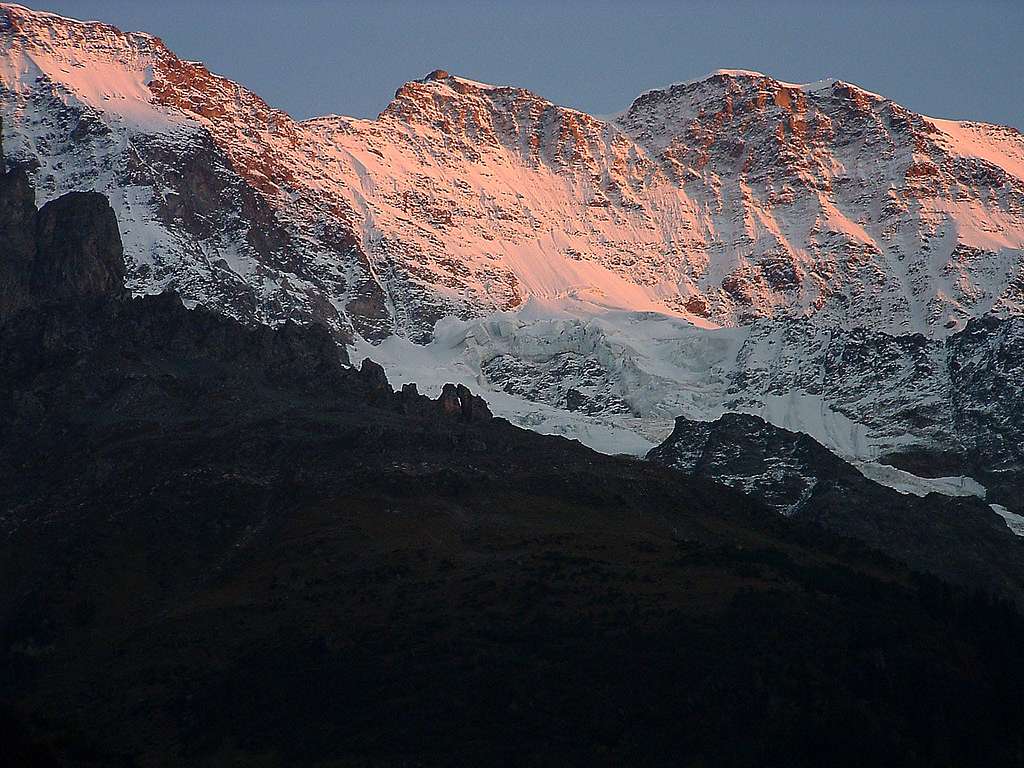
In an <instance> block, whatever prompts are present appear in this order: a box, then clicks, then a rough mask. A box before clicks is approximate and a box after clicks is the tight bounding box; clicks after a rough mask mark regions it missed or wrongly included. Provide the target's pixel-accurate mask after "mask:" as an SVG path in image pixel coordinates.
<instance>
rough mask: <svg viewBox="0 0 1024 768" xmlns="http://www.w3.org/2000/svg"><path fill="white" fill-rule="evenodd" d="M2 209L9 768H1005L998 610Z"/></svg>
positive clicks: (77, 208)
mask: <svg viewBox="0 0 1024 768" xmlns="http://www.w3.org/2000/svg"><path fill="white" fill-rule="evenodd" d="M30 195H31V189H30V188H29V187H28V186H27V184H26V183H24V179H22V178H20V177H19V176H18V175H17V172H15V175H14V176H11V175H8V176H6V177H4V178H3V179H2V180H0V215H2V217H3V218H2V222H0V244H2V247H3V251H2V252H0V274H2V275H3V284H2V288H3V296H4V303H3V306H2V309H0V673H2V675H3V677H2V680H0V692H2V693H0V695H2V698H3V709H2V712H0V753H2V754H3V755H4V756H5V759H7V760H8V761H10V762H11V764H14V765H19V764H22V765H90V766H111V765H115V766H116V765H124V766H130V765H140V766H157V765H159V766H167V765H189V766H223V765H232V766H235V765H246V766H248V765H260V766H277V765H282V766H283V765H288V766H292V765H318V766H399V765H401V766H409V765H505V764H507V765H586V766H593V765H608V766H611V765H615V766H620V765H673V766H678V765H684V766H686V765H693V766H697V765H716V766H754V765H782V764H785V765H789V766H812V765H813V766H819V765H822V764H829V765H858V766H860V765H927V766H954V765H955V766H964V765H985V766H998V765H1020V764H1021V762H1022V759H1024V741H1022V738H1024V737H1022V734H1024V731H1022V729H1021V728H1020V727H1019V725H1020V722H1021V712H1024V695H1022V692H1024V681H1022V674H1024V673H1022V670H1024V645H1022V644H1021V642H1020V637H1021V636H1022V635H1021V632H1022V630H1024V627H1022V622H1021V619H1020V617H1019V616H1018V614H1017V613H1015V611H1014V610H1013V609H1012V608H1010V607H1009V606H1008V605H1006V604H1002V603H996V602H993V601H992V600H990V599H989V598H987V597H984V596H982V595H971V594H967V593H964V592H961V591H959V590H957V589H954V588H950V587H947V586H945V585H944V584H943V583H941V582H939V581H937V580H935V579H934V578H930V577H923V576H918V575H915V574H913V573H911V572H910V571H908V570H907V569H906V568H904V567H903V566H901V565H899V564H897V563H895V562H894V561H892V560H890V559H888V558H887V557H885V556H883V555H880V554H876V553H875V552H873V551H872V550H869V549H867V548H866V547H864V546H863V545H861V544H858V543H856V542H854V541H851V540H849V539H841V538H838V537H836V536H835V535H833V534H831V533H829V532H827V531H825V530H824V529H822V528H821V527H820V526H818V525H816V524H812V523H806V522H801V521H794V520H788V519H785V518H782V517H780V516H779V515H778V514H777V513H776V512H775V511H774V510H772V509H770V508H768V507H765V506H761V505H760V504H758V503H756V502H755V501H753V500H751V499H749V498H747V497H745V496H743V495H741V494H740V493H738V492H735V491H732V490H730V489H729V488H726V487H724V486H721V485H718V484H717V483H714V482H711V481H709V480H705V479H702V478H688V477H685V476H683V475H681V474H680V473H678V472H675V471H674V470H671V469H668V468H664V467H660V466H657V465H655V464H653V463H648V462H638V461H629V460H624V459H618V458H614V457H608V456H602V455H599V454H595V453H593V452H592V451H589V450H587V449H585V448H583V447H582V446H580V445H579V444H577V443H573V442H569V441H566V440H563V439H560V438H554V437H544V436H540V435H536V434H533V433H530V432H526V431H523V430H520V429H517V428H514V427H512V426H511V425H509V424H508V423H507V422H504V421H503V420H501V419H492V418H490V415H489V413H488V412H487V410H486V405H485V404H484V403H483V402H482V401H480V400H479V398H476V397H474V396H472V395H471V393H469V392H468V391H467V390H465V389H458V388H455V387H448V388H446V390H445V392H444V393H443V394H442V396H441V398H440V399H438V400H428V399H427V398H425V397H422V396H420V395H418V394H417V393H416V392H415V390H414V389H413V388H411V387H410V388H406V389H403V391H402V392H400V393H395V392H393V391H392V390H391V388H390V387H389V386H388V385H387V381H386V379H385V377H384V375H383V371H382V370H381V369H380V368H379V366H376V365H375V364H372V363H364V364H363V366H362V367H361V369H360V370H354V369H351V368H348V367H346V366H345V365H344V362H345V361H344V360H343V359H342V358H341V353H340V352H339V351H338V347H336V346H335V345H334V343H333V342H332V341H331V339H330V337H329V336H328V335H327V334H326V333H325V332H323V331H321V330H318V329H317V328H306V327H298V326H294V325H286V326H283V327H282V328H280V329H277V330H270V329H267V328H246V327H243V326H241V325H238V324H237V323H235V322H233V321H230V320H227V319H224V318H222V317H218V316H215V315H213V314H211V313H208V312H204V311H188V310H186V309H185V308H184V307H183V306H182V305H181V302H180V301H179V300H178V299H177V297H175V296H173V295H163V296H152V297H145V298H140V299H131V298H129V297H128V296H127V295H125V293H124V291H123V288H122V285H121V283H120V277H121V275H122V272H121V270H122V269H123V267H122V266H121V264H120V259H121V255H120V244H119V242H118V241H117V238H116V226H115V227H113V228H111V226H110V222H111V221H112V214H111V213H110V210H109V207H107V206H105V205H101V204H100V203H99V201H98V199H97V198H96V197H95V196H73V197H68V198H62V199H61V200H60V201H57V202H55V203H52V204H51V206H53V207H52V208H51V207H50V206H47V207H45V208H44V209H43V211H41V212H39V213H38V214H37V213H36V212H35V209H34V205H32V202H31V198H30ZM47 238H48V239H47ZM47 243H51V244H63V245H61V246H59V247H56V246H55V247H51V246H49V245H46V244H47ZM74 244H78V245H74ZM36 275H40V276H44V277H39V278H37V277H36ZM40 281H41V282H40ZM40 285H42V286H43V287H45V288H46V289H47V290H40V289H38V286H40ZM54 285H59V286H60V287H61V290H60V291H59V292H58V293H51V292H50V291H49V289H50V288H52V287H53V286H54ZM50 296H54V297H57V296H59V300H54V301H51V300H50V298H49V297H50Z"/></svg>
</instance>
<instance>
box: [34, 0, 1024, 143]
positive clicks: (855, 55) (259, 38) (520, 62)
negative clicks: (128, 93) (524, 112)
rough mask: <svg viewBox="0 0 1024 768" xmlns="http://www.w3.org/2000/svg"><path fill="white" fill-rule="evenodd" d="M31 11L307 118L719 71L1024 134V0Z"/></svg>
mask: <svg viewBox="0 0 1024 768" xmlns="http://www.w3.org/2000/svg"><path fill="white" fill-rule="evenodd" d="M25 1H26V0H23V2H25ZM27 2H28V4H29V5H31V6H33V7H36V8H40V9H45V10H51V11H54V12H57V13H61V14H64V15H67V16H73V17H76V18H95V19H101V20H103V21H108V22H110V23H113V24H115V25H117V26H119V27H121V28H123V29H127V30H145V31H147V32H151V33H153V34H155V35H158V36H160V37H162V38H163V39H164V40H165V41H166V42H167V43H168V45H170V47H171V48H172V49H174V50H175V51H176V52H177V53H178V54H179V55H180V56H182V57H183V58H188V59H197V60H200V61H203V62H205V63H206V64H207V65H208V66H209V67H210V69H212V70H214V71H216V72H219V73H221V74H224V75H226V76H228V77H230V78H232V79H234V80H237V81H239V82H241V83H243V84H244V85H246V86H248V87H249V88H251V89H252V90H254V91H256V92H257V93H259V94H260V95H261V96H263V97H264V98H265V99H266V100H267V101H268V102H270V103H271V104H272V105H274V106H276V107H280V108H282V109H285V110H287V111H288V112H290V113H291V114H292V115H294V116H295V117H299V118H304V117H312V116H315V115H321V114H328V113H337V114H347V115H354V116H359V117H370V116H374V115H376V114H377V113H378V112H379V111H380V110H381V109H383V108H384V106H386V104H387V103H388V101H389V99H390V98H391V96H392V95H393V93H394V91H395V89H396V88H397V87H398V86H400V85H401V84H402V83H403V82H405V81H407V80H412V79H415V78H418V77H422V76H423V75H424V74H426V73H427V72H429V71H430V70H432V69H436V68H443V69H447V70H449V71H451V72H453V73H455V74H459V75H462V76H464V77H468V78H472V79H475V80H483V81H486V82H491V83H503V84H504V83H508V84H513V85H520V86H523V87H526V88H529V89H531V90H533V91H536V92H537V93H539V94H541V95H543V96H545V97H547V98H549V99H551V100H552V101H555V102H558V103H560V104H565V105H568V106H571V107H576V108H577V109H582V110H584V111H587V112H591V113H594V114H609V113H612V112H616V111H618V110H620V109H624V108H625V107H627V106H628V105H629V103H630V102H631V101H632V99H633V98H634V97H635V96H637V95H638V94H639V93H641V92H643V91H644V90H647V89H650V88H654V87H657V86H661V85H666V84H668V83H671V82H675V81H679V80H686V79H689V78H692V77H697V76H699V75H702V74H704V73H706V72H708V71H711V70H714V69H718V68H723V67H724V68H733V69H754V70H758V71H761V72H765V73H767V74H770V75H772V76H774V77H777V78H779V79H782V80H788V81H791V82H809V81H814V80H820V79H822V78H825V77H838V78H841V79H843V80H847V81H850V82H853V83H857V84H858V85H860V86H862V87H864V88H867V89H868V90H872V91H876V92H878V93H881V94H883V95H885V96H889V97H890V98H893V99H895V100H896V101H899V102H901V103H902V104H904V105H906V106H908V107H910V108H911V109H914V110H916V111H919V112H923V113H925V114H928V115H932V116H935V117H948V118H959V119H975V120H984V121H988V122H996V123H1003V124H1007V125H1013V126H1015V127H1018V128H1024V52H1022V42H1021V41H1022V39H1024V1H1022V0H987V1H985V2H971V1H970V0H961V2H947V1H944V0H928V1H926V0H920V1H919V2H909V1H905V2H901V1H900V0H893V1H892V2H874V1H871V0H863V1H862V2H855V1H854V2H828V1H825V2H809V1H807V2H798V1H796V0H789V2H740V1H736V2H664V1H661V2H659V1H657V0H650V1H649V2H626V1H625V0H620V2H601V1H597V2H583V1H582V0H566V1H565V2H558V1H557V0H547V1H546V2H537V1H536V0H525V1H523V2H517V3H513V2H507V3H502V2H494V1H493V0H477V1H476V2H472V1H471V0H446V1H438V2H429V1H428V0H424V1H423V2H401V1H397V0H380V1H378V2H374V1H373V0H364V1H363V2H346V1H343V0H337V1H333V2H332V1H331V0H291V1H290V2H286V1H284V0H40V1H39V2H35V1H34V0H27Z"/></svg>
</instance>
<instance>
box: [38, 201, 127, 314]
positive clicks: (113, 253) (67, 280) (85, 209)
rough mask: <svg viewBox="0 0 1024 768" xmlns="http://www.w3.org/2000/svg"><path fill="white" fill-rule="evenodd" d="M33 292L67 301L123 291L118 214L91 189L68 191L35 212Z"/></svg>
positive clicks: (121, 294) (122, 293) (113, 295)
mask: <svg viewBox="0 0 1024 768" xmlns="http://www.w3.org/2000/svg"><path fill="white" fill-rule="evenodd" d="M35 224H36V258H35V263H34V265H33V269H32V292H33V294H34V295H35V296H36V297H37V298H38V299H39V300H45V301H53V302H66V301H73V300H76V299H91V298H98V297H105V298H117V297H127V296H128V295H129V294H128V291H127V290H126V289H125V286H124V280H125V268H124V252H123V250H122V246H121V236H120V234H119V232H118V228H117V218H116V217H115V216H114V210H113V209H112V208H111V207H110V204H109V203H108V202H107V199H106V198H105V197H104V196H103V195H101V194H98V193H96V192H69V193H68V194H66V195H62V196H61V197H59V198H57V199H56V200H53V201H51V202H49V203H47V204H46V205H44V206H43V207H42V208H41V209H40V210H39V213H38V214H36V220H35Z"/></svg>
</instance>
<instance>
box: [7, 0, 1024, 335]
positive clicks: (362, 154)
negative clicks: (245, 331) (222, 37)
mask: <svg viewBox="0 0 1024 768" xmlns="http://www.w3.org/2000/svg"><path fill="white" fill-rule="evenodd" d="M2 18H3V21H2V22H0V34H2V38H0V46H2V51H3V56H2V58H3V71H2V83H3V92H2V97H3V114H4V117H5V118H6V124H7V128H6V137H5V138H6V140H7V142H8V147H9V150H8V151H9V152H10V153H12V154H13V156H14V157H15V158H16V159H17V160H18V161H19V162H26V163H30V164H32V165H35V166H37V167H36V170H35V174H34V175H35V178H36V179H37V182H38V185H39V189H40V194H41V195H42V196H43V197H44V198H46V199H49V198H50V197H52V196H54V195H56V194H59V193H61V192H62V191H65V190H67V189H69V188H74V187H77V186H80V185H82V184H83V183H86V184H91V185H93V186H96V187H97V188H99V189H100V191H103V192H107V193H109V194H110V195H111V198H112V201H113V204H114V206H115V210H117V212H118V216H119V220H120V221H121V224H122V227H123V230H124V235H125V243H126V251H127V252H128V254H129V272H130V277H131V283H132V287H133V289H135V290H138V291H140V292H152V291H154V290H157V289H159V288H161V287H164V286H167V285H170V284H172V283H173V284H174V285H175V286H176V287H177V288H178V289H179V290H180V291H181V292H182V294H183V295H185V296H186V297H187V298H189V299H191V300H193V301H196V302H199V303H210V304H218V305H220V304H222V303H224V302H225V301H226V300H227V299H229V298H231V297H229V296H227V295H226V293H225V292H226V291H227V286H234V287H235V288H236V289H237V292H238V293H239V294H240V295H239V296H235V297H234V299H235V301H234V302H228V306H229V307H230V311H231V312H232V313H233V314H236V315H238V316H244V317H251V318H255V319H259V320H264V321H266V320H274V319H280V318H281V317H282V316H286V315H289V314H291V313H293V312H294V313H300V314H307V315H309V316H317V317H320V318H321V319H323V320H325V321H327V322H328V323H329V324H330V325H331V326H332V327H334V328H335V329H336V330H337V332H338V333H340V334H342V335H343V336H344V335H347V334H351V333H353V332H355V333H359V334H360V335H361V336H363V337H364V338H369V339H379V338H381V337H382V336H385V335H389V334H392V333H394V334H397V335H399V336H403V337H408V338H412V339H415V340H424V339H428V338H429V337H430V334H431V331H432V329H433V325H434V322H435V321H436V320H438V319H439V318H441V317H443V316H445V315H449V314H452V315H455V316H458V317H462V318H466V317H472V316H480V315H483V314H486V313H488V312H490V311H493V310H501V309H512V308H514V307H517V306H519V305H521V304H522V302H523V301H525V300H526V299H528V298H529V297H537V298H540V299H545V300H553V301H556V302H559V303H566V304H568V305H569V306H574V305H576V304H581V305H583V306H584V307H588V306H595V307H598V308H607V307H612V308H619V309H629V310H645V311H658V312H662V313H666V314H673V315H677V316H682V317H687V318H690V319H694V320H699V321H703V322H710V323H714V324H716V325H723V324H724V325H735V324H737V323H743V322H746V321H749V320H751V319H753V318H757V317H804V316H808V315H817V314H822V313H824V314H825V315H826V316H828V317H829V318H831V319H833V320H834V321H836V322H839V323H843V324H852V325H869V326H871V327H875V328H878V329H882V330H888V331H895V332H904V331H917V332H928V333H931V334H933V335H938V334H941V333H943V331H944V329H949V328H960V327H962V326H963V323H964V322H965V321H966V320H967V319H969V318H971V317H975V316H978V315H981V314H984V313H986V312H989V311H996V312H1004V313H1005V312H1013V313H1017V312H1019V311H1020V309H1021V304H1020V302H1021V289H1022V283H1021V280H1022V275H1021V265H1020V252H1021V248H1022V244H1024V139H1022V138H1021V136H1020V134H1019V133H1018V132H1016V131H1014V130H1012V129H1009V128H1001V127H998V126H990V125H984V124H980V123H958V122H953V121H945V120H935V119H931V118H926V117H923V116H920V115H916V114H914V113H912V112H910V111H909V110H907V109H905V108H903V107H900V106H899V105H897V104H894V103H893V102H891V101H889V100H887V99H884V98H882V97H880V96H877V95H874V94H871V93H868V92H866V91H863V90H861V89H859V88H857V87H855V86H852V85H849V84H846V83H842V82H839V81H823V82H821V83H814V84H810V85H793V84H788V83H782V82H779V81H776V80H773V79H772V78H770V77H766V76H764V75H761V74H758V73H752V72H744V71H731V70H723V71H720V72H718V73H716V74H714V75H712V76H710V77H708V78H706V79H702V80H699V81H695V82H690V83H682V84H678V85H674V86H671V87H669V88H666V89H663V90H658V91H651V92H649V93H646V94H644V95H643V96H641V97H639V98H638V99H636V101H634V103H633V104H632V105H631V106H630V107H629V108H628V109H627V110H625V111H624V112H623V113H621V114H619V115H617V116H616V117H614V118H612V119H610V120H601V119H598V118H595V117H592V116H590V115H586V114H583V113H581V112H578V111H575V110H572V109H567V108H564V107H559V106H557V105H555V104H552V103H551V102H549V101H547V100H545V99H543V98H542V97H540V96H537V95H535V94H533V93H531V92H529V91H526V90H524V89H521V88H515V87H504V86H503V87H497V86H491V85H486V84H482V83H477V82H474V81H470V80H466V79H463V78H460V77H457V76H452V75H449V74H448V73H446V72H443V71H440V70H438V71H436V72H434V73H432V74H431V75H428V76H427V77H426V78H424V79H423V80H419V81H414V82H410V83H407V84H406V85H404V86H402V87H401V88H399V89H398V91H397V92H396V94H395V98H394V100H393V101H392V102H391V104H390V105H389V106H388V107H387V108H386V109H385V110H384V111H383V112H382V113H381V115H380V116H379V117H378V118H377V119H376V120H356V119H351V118H345V117H323V118H317V119H314V120H308V121H301V122H300V121H295V120H292V119H291V118H289V117H288V116H287V115H285V114H284V113H282V112H280V111H278V110H274V109H273V108H271V107H269V106H268V105H267V104H266V103H264V102H263V101H262V100H261V99H260V98H259V97H257V96H256V95H254V94H252V93H251V92H249V91H247V90H246V89H245V88H243V87H242V86H240V85H237V84H235V83H232V82H230V81H228V80H226V79H224V78H221V77H218V76H216V75H213V74H211V73H210V72H209V71H207V70H206V69H205V68H204V67H203V66H202V65H200V64H198V63H194V62H185V61H182V60H180V59H178V58H177V57H176V56H175V55H174V54H173V53H172V52H171V51H170V50H168V49H167V47H166V46H165V45H164V44H163V43H162V42H161V41H160V40H159V39H157V38H154V37H152V36H150V35H146V34H141V33H136V34H125V33H122V32H120V31H119V30H116V29H114V28H113V27H109V26H107V25H103V24H98V23H81V22H76V21H72V20H69V19H64V18H61V17H57V16H53V15H49V14H44V13H38V12H33V11H29V10H27V9H24V8H21V7H19V6H12V5H4V6H3V9H2Z"/></svg>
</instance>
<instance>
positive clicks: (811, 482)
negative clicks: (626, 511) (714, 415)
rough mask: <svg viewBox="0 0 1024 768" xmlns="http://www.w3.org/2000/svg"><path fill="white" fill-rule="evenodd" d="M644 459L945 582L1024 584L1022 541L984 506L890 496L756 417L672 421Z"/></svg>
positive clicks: (812, 445) (823, 451)
mask: <svg viewBox="0 0 1024 768" xmlns="http://www.w3.org/2000/svg"><path fill="white" fill-rule="evenodd" d="M647 458H648V459H649V460H650V461H653V462H655V463H657V464H661V465H663V466H667V467H672V468H673V469H676V470H678V471H680V472H683V473H685V474H687V475H689V476H691V477H701V478H707V479H710V480H715V481H717V482H720V483H723V484H725V485H728V486H731V487H733V488H736V489H737V490H740V491H742V492H744V493H746V494H748V495H749V496H751V497H753V498H755V499H757V500H758V501H761V502H763V503H765V504H768V505H769V506H771V507H773V508H774V509H776V510H777V511H778V512H780V513H781V514H783V515H786V516H789V517H795V518H798V519H802V520H811V521H814V522H815V523H818V524H820V525H822V526H824V527H825V528H828V529H829V530H832V531H834V532H836V533H838V534H840V535H843V536H849V537H851V538H855V539H859V540H861V541H865V542H867V543H869V544H870V545H871V546H872V547H875V548H877V549H879V550H881V551H883V552H886V553H888V554H889V555H891V556H892V557H894V558H896V559H899V560H902V561H904V562H906V563H908V564H909V565H911V566H912V567H914V568H917V569H921V570H926V571H929V572H932V573H937V574H940V575H941V576H942V577H943V578H945V579H948V580H950V581H953V582H956V583H960V584H966V585H969V586H973V587H978V588H981V589H985V590H995V591H997V592H1000V593H1002V594H1006V595H1012V594H1015V593H1016V592H1017V591H1018V590H1019V589H1020V587H1021V586H1022V585H1024V539H1022V538H1021V537H1020V536H1019V535H1015V534H1014V533H1013V532H1012V531H1011V529H1010V528H1009V527H1008V526H1007V524H1006V521H1004V519H1003V518H1002V517H1000V516H999V515H997V514H996V512H994V511H993V510H992V509H991V508H990V507H989V506H988V505H987V504H986V503H985V502H984V501H982V500H980V499H977V498H974V497H963V498H948V497H945V496H941V495H939V494H937V493H932V494H930V495H927V496H923V497H919V496H916V495H912V494H903V493H898V492H897V491H895V490H893V489H891V488H887V487H884V486H882V485H879V484H878V483H875V482H873V481H872V480H869V479H868V478H867V477H865V476H864V475H863V474H861V472H859V471H858V470H857V469H856V468H855V467H853V466H852V465H850V464H849V463H847V462H846V461H844V460H843V459H841V458H839V457H838V456H836V455H835V454H833V453H832V452H831V451H829V450H828V449H827V448H825V447H824V446H822V445H821V444H820V443H818V442H817V441H815V440H813V439H812V438H810V437H809V436H807V435H805V434H801V433H798V432H791V431H789V430H786V429H781V428H780V427H776V426H774V425H772V424H769V423H767V422H765V421H764V420H763V419H761V418H758V417H757V416H751V415H747V414H737V413H730V414H726V415H724V416H722V417H721V418H719V419H717V420H716V421H713V422H695V421H688V420H687V419H685V418H679V419H677V420H676V426H675V429H674V430H673V432H672V434H671V435H670V436H669V438H668V439H667V440H666V441H665V442H664V443H662V444H661V445H659V446H658V447H656V448H654V449H652V450H651V452H650V453H649V454H647Z"/></svg>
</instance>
